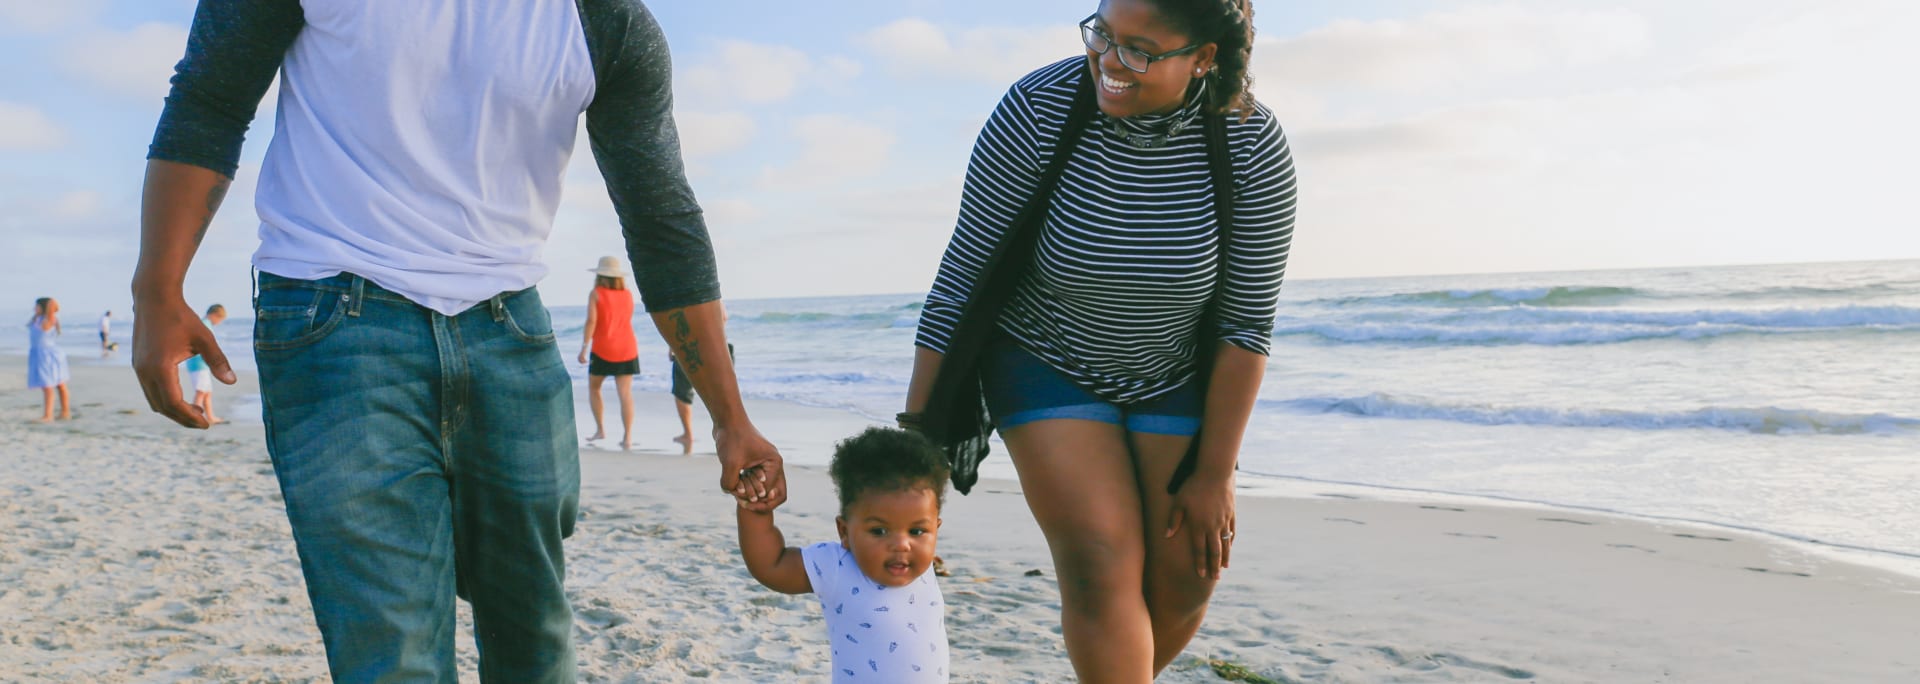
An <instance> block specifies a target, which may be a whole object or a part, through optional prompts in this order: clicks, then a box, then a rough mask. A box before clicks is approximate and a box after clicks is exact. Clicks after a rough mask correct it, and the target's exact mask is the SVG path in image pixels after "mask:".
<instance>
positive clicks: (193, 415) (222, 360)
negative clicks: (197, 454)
mask: <svg viewBox="0 0 1920 684" xmlns="http://www.w3.org/2000/svg"><path fill="white" fill-rule="evenodd" d="M303 23H304V19H303V16H302V14H301V10H300V3H299V2H298V0H261V1H253V0H202V2H201V3H200V6H199V8H198V9H197V10H196V11H195V12H194V16H193V28H192V30H191V31H190V32H189V33H188V35H187V51H186V56H185V57H184V58H182V59H181V60H180V63H179V64H178V65H176V66H175V67H174V76H173V89H172V91H171V92H170V93H169V94H168V95H167V104H166V108H165V109H164V110H163V111H162V113H161V115H160V123H159V125H158V126H157V127H156V128H155V131H154V135H153V145H152V146H151V147H149V148H148V151H147V158H148V162H147V177H146V184H145V186H144V188H143V189H142V192H141V202H140V258H139V263H138V265H137V266H136V267H135V269H134V276H133V309H134V322H133V367H134V372H135V374H137V375H138V376H139V378H140V388H141V390H142V391H143V392H145V393H146V396H147V405H148V406H149V407H150V408H152V409H153V410H154V411H156V412H158V413H161V414H163V415H165V416H167V417H168V418H171V419H173V421H174V422H176V423H179V424H181V425H185V426H187V427H194V428H205V427H207V426H208V421H207V416H205V415H202V414H201V413H200V412H199V410H198V409H196V408H195V407H193V406H192V405H191V404H188V403H187V402H185V401H183V400H182V399H181V396H180V381H179V376H178V371H177V370H176V369H175V367H176V366H177V365H178V364H179V363H180V362H181V361H184V360H186V359H187V357H190V356H193V355H194V354H199V355H200V356H201V357H202V358H204V359H206V361H207V366H208V368H209V369H211V370H212V371H213V374H214V377H217V378H219V379H220V381H221V382H224V383H227V384H232V383H233V382H234V381H235V377H234V374H233V369H232V367H231V366H230V365H228V363H227V357H226V354H224V353H222V352H221V350H220V346H219V344H217V343H216V342H215V341H214V337H213V332H212V331H211V330H208V329H207V326H206V324H205V323H202V322H201V321H200V317H199V316H198V315H196V314H195V313H194V311H193V309H192V307H189V306H188V305H187V303H186V298H185V296H184V294H183V293H182V290H181V287H182V283H183V282H184V281H185V280H186V276H187V267H188V265H189V264H191V263H192V262H193V255H194V253H195V252H196V251H198V250H199V248H200V242H201V240H202V239H204V238H205V237H206V234H207V227H208V226H209V225H211V224H212V223H213V215H214V212H216V211H218V210H219V209H220V202H221V200H222V199H224V198H225V197H226V194H227V186H228V185H229V184H230V183H231V182H232V179H233V173H234V169H235V168H237V167H238V166H239V160H240V146H241V144H242V143H243V142H244V140H245V138H246V131H247V126H248V125H249V124H250V123H251V122H252V121H253V115H254V111H255V110H256V109H257V108H258V107H259V105H260V98H261V97H262V96H263V95H265V94H266V91H267V87H268V86H269V85H271V84H272V83H273V77H274V73H275V72H276V71H278V70H279V68H280V62H281V60H282V59H283V58H284V57H285V55H286V52H287V48H288V47H289V46H291V45H292V44H293V39H294V37H295V36H297V35H299V33H300V27H301V26H302V24H303Z"/></svg>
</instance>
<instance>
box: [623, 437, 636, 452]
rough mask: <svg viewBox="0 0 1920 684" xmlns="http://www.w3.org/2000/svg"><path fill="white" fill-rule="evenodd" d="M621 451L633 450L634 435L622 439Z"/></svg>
mask: <svg viewBox="0 0 1920 684" xmlns="http://www.w3.org/2000/svg"><path fill="white" fill-rule="evenodd" d="M620 450H621V451H632V450H633V435H625V436H622V437H621V438H620Z"/></svg>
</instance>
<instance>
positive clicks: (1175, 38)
mask: <svg viewBox="0 0 1920 684" xmlns="http://www.w3.org/2000/svg"><path fill="white" fill-rule="evenodd" d="M1252 18H1253V9H1252V6H1251V2H1250V1H1249V0H1105V1H1104V2H1102V3H1101V4H1100V7H1099V10H1098V11H1097V12H1096V13H1094V15H1093V16H1091V17H1088V18H1087V20H1086V21H1085V22H1083V23H1082V24H1081V37H1082V39H1083V40H1084V41H1085V43H1086V55H1085V57H1084V58H1083V57H1078V56H1076V57H1074V58H1071V59H1068V60H1065V61H1061V62H1058V63H1056V64H1053V65H1050V66H1047V67H1044V68H1041V69H1040V70H1038V71H1035V72H1033V73H1032V74H1030V75H1028V76H1027V77H1025V78H1023V79H1021V80H1020V81H1019V82H1018V83H1016V84H1014V86H1013V88H1012V89H1011V90H1010V91H1009V92H1008V93H1007V95H1006V97H1005V98H1004V99H1003V100H1002V101H1001V102H1000V105H999V107H998V109H997V110H995V111H994V113H993V115H992V116H991V117H990V118H989V119H988V121H987V124H986V126H985V128H984V129H983V130H982V131H981V132H980V136H979V139H978V141H977V143H976V144H975V147H974V152H973V158H972V161H971V163H970V165H969V167H968V170H967V177H966V185H965V189H964V193H963V195H962V198H961V207H960V217H959V221H958V226H957V228H956V229H955V231H954V235H953V238H952V241H951V243H950V244H949V246H948V248H947V252H946V256H945V258H944V259H943V260H942V262H941V265H940V271H939V274H938V275H937V276H936V279H935V281H934V284H933V287H932V289H931V292H930V293H929V294H928V296H927V301H926V305H925V307H924V308H923V309H922V311H921V322H920V329H919V334H918V338H917V340H916V345H917V346H918V347H919V348H918V349H917V350H916V355H915V361H914V374H913V380H912V382H911V385H910V389H909V394H908V400H907V411H906V412H905V413H903V414H902V415H901V422H902V423H903V424H908V425H920V424H923V423H924V426H925V427H926V430H927V432H928V433H929V434H930V435H931V436H934V437H935V438H936V439H938V440H940V441H942V442H944V443H946V444H947V445H948V446H949V449H950V451H955V452H956V453H958V452H959V450H956V449H955V447H954V445H955V444H956V443H960V442H964V441H966V440H968V439H970V438H972V437H974V436H975V435H967V434H961V433H965V430H964V429H956V428H955V427H953V425H954V424H955V423H956V422H960V423H964V420H961V419H953V418H951V416H954V415H964V414H965V412H966V411H967V410H968V409H969V408H970V407H969V406H968V403H967V402H968V401H969V399H970V400H971V402H972V404H971V407H978V406H979V405H980V403H981V399H984V402H985V404H986V406H987V409H988V413H989V414H990V416H991V422H992V426H993V427H994V428H997V429H998V430H999V433H1000V435H1001V436H1002V437H1003V438H1004V439H1005V441H1006V444H1007V448H1008V450H1009V451H1011V452H1012V457H1013V463H1014V466H1015V468H1016V469H1017V471H1018V473H1019V477H1020V482H1021V485H1022V489H1023V490H1024V492H1025V495H1026V499H1027V504H1028V506H1029V508H1031V509H1032V511H1033V513H1034V516H1035V518H1036V519H1037V520H1038V522H1039V524H1040V527H1041V529H1042V530H1043V531H1044V532H1045V534H1046V537H1047V542H1048V545H1049V546H1050V547H1051V550H1052V554H1053V560H1054V566H1055V570H1056V572H1057V573H1058V577H1059V585H1060V593H1061V599H1062V602H1061V611H1062V616H1061V619H1062V627H1063V633H1064V636H1065V639H1066V647H1067V652H1068V654H1069V655H1070V656H1071V658H1072V660H1073V666H1074V670H1075V672H1077V673H1078V674H1079V677H1080V679H1081V680H1082V681H1088V682H1145V681H1149V680H1150V679H1151V678H1152V677H1153V676H1154V675H1155V674H1157V673H1158V672H1160V670H1162V669H1163V668H1165V667H1166V666H1167V664H1168V663H1170V662H1172V661H1173V659H1174V657H1175V656H1176V655H1178V654H1179V653H1180V651H1181V650H1182V649H1183V648H1185V647H1186V645H1187V643H1188V642H1189V641H1190V640H1192V638H1193V636H1194V633H1195V632H1196V631H1197V630H1198V629H1199V626H1200V621H1201V618H1202V617H1203V616H1204V615H1205V613H1206V608H1207V601H1208V599H1209V598H1210V597H1211V595H1212V592H1213V588H1214V584H1215V582H1217V581H1218V580H1219V578H1220V570H1221V568H1223V567H1226V566H1227V564H1228V561H1229V559H1230V558H1231V554H1232V548H1233V541H1234V535H1235V533H1236V530H1235V524H1234V513H1233V510H1234V503H1233V482H1234V476H1233V473H1234V464H1235V460H1236V458H1237V456H1238V450H1239V446H1240V438H1241V435H1242V433H1243V432H1244V431H1245V428H1246V424H1247V419H1248V416H1249V415H1250V413H1251V411H1252V407H1253V402H1254V398H1255V395H1256V394H1257V393H1258V390H1259V385H1260V380H1261V377H1262V375H1263V374H1264V370H1265V367H1266V354H1267V351H1268V346H1269V344H1270V342H1271V334H1272V329H1273V319H1274V308H1275V300H1276V299H1277V297H1278V296H1279V291H1280V279H1281V273H1282V271H1283V269H1284V267H1285V264H1286V257H1287V250H1288V246H1289V244H1290V243H1291V237H1292V232H1293V216H1294V197H1295V191H1294V174H1293V163H1292V157H1291V155H1290V154H1289V152H1288V148H1287V142H1286V138H1285V136H1284V134H1283V133H1282V132H1281V129H1280V126H1279V124H1278V123H1277V122H1275V121H1274V119H1273V116H1272V114H1271V112H1269V111H1268V110H1267V108H1266V107H1264V106H1261V105H1260V104H1258V103H1256V102H1255V101H1254V100H1253V97H1252V95H1251V94H1250V93H1249V92H1248V86H1249V84H1250V82H1251V79H1250V78H1249V76H1248V74H1247V61H1248V58H1249V56H1250V55H1251V52H1252V46H1253V26H1252V23H1251V22H1252ZM1076 99H1079V100H1080V101H1081V102H1086V101H1087V100H1091V101H1092V103H1091V104H1083V105H1081V109H1080V110H1079V111H1081V112H1085V113H1084V114H1079V115H1076V114H1075V113H1074V111H1075V103H1076ZM1096 105H1097V106H1096ZM1215 117H1217V118H1215ZM1210 119H1211V121H1210ZM1070 123H1072V124H1077V125H1070ZM1210 127H1213V130H1211V131H1210V130H1209V128H1210ZM1218 131H1224V133H1223V134H1219V135H1218V136H1217V137H1216V135H1215V134H1216V132H1218ZM1210 138H1212V139H1215V140H1220V139H1221V138H1224V140H1222V141H1221V142H1223V143H1224V147H1225V149H1224V150H1220V151H1218V152H1217V153H1213V154H1210V152H1209V150H1210V149H1211V148H1213V147H1214V146H1215V144H1214V143H1210V142H1209V140H1210ZM1056 158H1057V159H1058V163H1057V165H1056ZM1216 162H1217V163H1216ZM1216 178H1224V179H1226V182H1225V183H1221V184H1216V183H1215V179H1216ZM1217 186H1224V187H1217ZM1217 193H1222V194H1217ZM1216 199H1223V200H1224V202H1223V205H1217V204H1216ZM1023 215H1024V216H1032V217H1035V218H1034V220H1032V221H1022V220H1021V219H1022V217H1023ZM1221 219H1227V220H1228V221H1229V222H1228V224H1227V225H1224V226H1223V225H1221ZM1026 227H1031V228H1032V230H1031V231H1026V232H1023V231H1022V228H1026ZM1021 235H1030V236H1031V237H1030V238H1028V239H1027V240H1028V241H1026V242H1024V243H1023V242H1021V238H1020V236H1021ZM1022 245H1025V246H1022ZM996 288H999V290H996ZM996 291H1001V292H1005V294H1004V295H990V294H983V293H993V292H996ZM983 318H984V320H985V322H984V323H978V322H977V321H979V320H982V319H983ZM943 365H944V367H943ZM961 366H965V368H961ZM975 378H977V380H976V379H975ZM955 388H959V389H957V390H956V389H955ZM969 391H971V392H972V393H971V394H969V393H968V392H969ZM952 397H958V398H957V399H955V398H952ZM973 410H974V411H975V412H976V413H977V408H974V409H973ZM923 411H925V413H924V414H923V413H922V412H923ZM978 443H979V444H981V445H984V441H979V442H978ZM1190 447H1194V448H1192V449H1190ZM1190 452H1191V453H1190ZM977 453H984V452H977ZM956 460H957V461H959V463H958V465H959V466H960V467H961V468H962V469H963V470H961V471H957V476H956V478H955V484H956V486H957V487H960V486H966V485H970V484H971V478H972V475H971V473H968V472H965V471H964V469H965V468H966V466H967V463H966V460H967V457H966V456H958V457H957V459H956ZM1183 464H1184V465H1183Z"/></svg>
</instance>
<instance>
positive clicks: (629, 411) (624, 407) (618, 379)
mask: <svg viewBox="0 0 1920 684" xmlns="http://www.w3.org/2000/svg"><path fill="white" fill-rule="evenodd" d="M613 393H614V394H616V395H619V397H620V429H621V432H620V448H622V449H632V448H633V376H631V375H616V376H614V378H613ZM595 394H598V392H596V393H595Z"/></svg>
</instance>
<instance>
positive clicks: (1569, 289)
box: [1306, 285, 1649, 307]
mask: <svg viewBox="0 0 1920 684" xmlns="http://www.w3.org/2000/svg"><path fill="white" fill-rule="evenodd" d="M1648 294H1649V293H1647V292H1646V291H1643V290H1639V289H1636V288H1631V287H1606V286H1571V285H1562V286H1555V287H1514V288H1486V289H1463V290H1428V291H1425V292H1404V293H1399V294H1390V295H1373V296H1363V297H1330V298H1324V299H1315V300H1311V301H1308V302H1306V303H1307V304H1309V305H1322V306H1338V307H1352V306H1445V307H1472V306H1513V305H1520V304H1524V305H1527V306H1592V305H1594V304H1603V303H1609V302H1618V301H1622V300H1626V299H1631V298H1635V297H1641V296H1646V295H1648Z"/></svg>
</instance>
